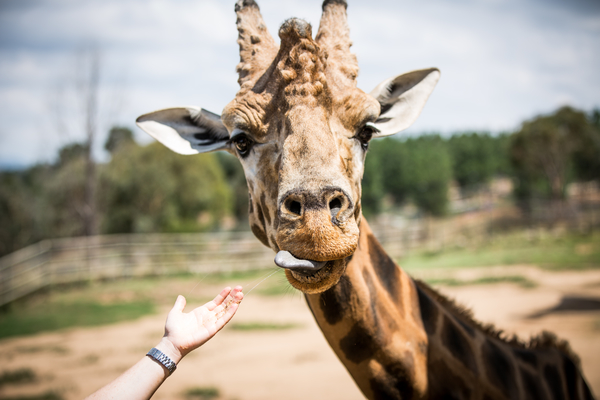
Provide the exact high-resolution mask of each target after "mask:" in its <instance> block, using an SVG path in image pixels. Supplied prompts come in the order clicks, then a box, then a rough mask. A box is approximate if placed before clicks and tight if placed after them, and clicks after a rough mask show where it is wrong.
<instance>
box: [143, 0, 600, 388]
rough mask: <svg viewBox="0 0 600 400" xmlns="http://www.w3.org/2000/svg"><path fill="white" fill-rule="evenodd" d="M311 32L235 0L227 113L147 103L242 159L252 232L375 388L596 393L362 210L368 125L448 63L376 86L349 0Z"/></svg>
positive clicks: (188, 149) (420, 94)
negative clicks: (430, 270) (384, 239)
mask: <svg viewBox="0 0 600 400" xmlns="http://www.w3.org/2000/svg"><path fill="white" fill-rule="evenodd" d="M322 9H323V13H322V17H321V21H320V26H319V29H318V31H317V34H316V36H315V38H314V39H313V35H312V27H311V25H310V24H309V23H307V22H306V21H303V20H300V19H296V18H291V19H288V20H287V21H285V22H284V23H283V24H282V25H281V27H280V29H279V37H280V39H281V41H280V44H279V45H277V44H276V42H275V40H274V39H273V37H272V36H271V35H270V33H269V32H268V30H267V27H266V25H265V23H264V20H263V18H262V16H261V13H260V9H259V7H258V5H257V4H256V3H255V1H254V0H238V1H237V2H236V4H235V12H236V15H237V21H236V24H237V29H238V33H239V36H238V44H239V47H240V63H239V64H238V66H237V72H238V75H239V79H238V83H239V85H240V90H239V91H238V93H237V94H236V96H235V98H234V99H233V100H232V101H231V102H230V103H229V104H228V105H227V106H226V107H225V108H224V110H223V112H222V114H221V115H220V116H219V115H217V114H214V113H212V112H210V111H207V110H204V109H202V108H198V107H182V108H170V109H164V110H159V111H155V112H152V113H149V114H145V115H142V116H140V117H139V118H138V119H137V124H138V126H140V128H142V129H143V130H145V131H146V132H148V133H149V134H150V135H152V136H153V137H154V138H156V139H157V140H158V141H160V142H162V143H163V144H164V145H166V146H167V147H169V148H170V149H171V150H173V151H175V152H178V153H180V154H197V153H203V152H209V151H217V150H223V151H227V152H229V153H231V154H233V155H235V156H236V157H237V158H238V159H239V161H240V162H241V164H242V166H243V168H244V173H245V176H246V180H247V183H248V192H249V222H250V226H251V229H252V232H253V233H254V235H255V236H256V237H257V238H258V239H259V240H260V241H261V242H262V243H263V244H264V245H265V246H268V247H270V248H272V249H273V250H274V251H275V252H276V256H275V263H276V264H277V265H278V266H279V267H282V268H284V269H285V274H286V277H287V279H288V281H289V283H290V284H291V285H292V286H293V287H294V288H296V289H298V290H300V291H302V292H303V293H304V296H305V298H306V302H307V304H308V306H309V308H310V310H311V312H312V313H313V315H314V318H315V320H316V322H317V324H318V325H319V327H320V329H321V330H322V332H323V334H324V336H325V338H326V340H327V341H328V342H329V344H330V346H331V347H332V349H333V351H334V352H335V353H336V355H337V356H338V357H339V359H340V360H341V362H342V363H343V364H344V366H345V367H346V369H347V370H348V371H349V373H350V374H351V376H352V377H353V379H354V380H355V382H356V384H357V385H358V387H359V388H360V390H361V391H362V392H363V394H364V395H365V396H366V397H367V398H369V399H425V398H429V399H442V398H443V399H563V398H568V399H591V398H592V394H591V392H590V390H589V388H588V386H587V384H586V382H585V379H584V378H583V375H582V373H581V371H580V368H579V365H578V360H577V356H576V355H575V354H573V353H572V352H571V350H570V349H569V347H568V344H567V343H566V342H564V341H560V340H558V339H557V338H556V337H554V336H553V335H552V334H549V333H544V334H542V335H541V336H539V337H537V338H534V339H532V340H531V342H529V343H524V342H521V341H519V340H518V339H516V338H512V339H506V338H503V337H502V335H501V334H500V333H498V332H496V331H495V330H494V329H493V328H492V327H489V326H483V325H481V324H479V323H477V322H476V321H475V320H474V319H473V318H472V316H471V314H470V313H469V312H468V311H466V310H464V309H461V308H460V307H458V306H456V305H455V304H454V303H453V302H452V301H450V300H448V299H446V298H445V297H443V296H442V295H440V294H438V293H437V292H436V291H434V290H433V289H431V288H430V287H428V286H427V285H426V284H424V283H422V282H419V281H416V280H413V279H411V278H410V277H409V276H408V275H407V274H406V273H405V272H404V271H403V270H402V269H401V268H400V267H399V266H398V265H397V264H395V263H394V261H393V260H392V259H391V258H390V257H389V256H388V255H387V254H386V253H385V251H384V250H383V248H382V247H381V245H380V244H379V243H378V241H377V239H376V238H375V236H374V235H373V233H372V231H371V230H370V228H369V225H368V223H367V221H366V220H365V219H364V218H363V217H362V212H361V202H360V196H361V183H360V182H361V178H362V174H363V169H364V160H365V156H366V153H367V150H368V146H369V141H370V140H371V139H372V138H378V137H384V136H388V135H392V134H395V133H397V132H399V131H402V130H403V129H406V128H407V127H408V126H410V125H411V124H412V123H413V122H414V121H415V119H416V118H417V117H418V116H419V114H420V112H421V110H422V108H423V107H424V105H425V102H426V101H427V99H428V98H429V95H430V94H431V92H432V91H433V89H434V87H435V85H436V83H437V81H438V79H439V77H440V72H439V70H438V69H436V68H429V69H423V70H417V71H412V72H409V73H405V74H401V75H398V76H395V77H392V78H389V79H387V80H385V81H383V82H382V83H381V84H379V85H378V86H376V87H375V88H374V89H373V90H372V91H371V92H370V93H368V94H367V93H365V92H363V91H362V90H360V89H359V88H357V85H356V77H357V75H358V64H357V60H356V57H355V55H354V54H352V53H351V52H350V47H351V45H352V43H351V41H350V36H349V28H348V24H347V19H346V10H347V4H346V1H345V0H325V1H324V2H323V6H322Z"/></svg>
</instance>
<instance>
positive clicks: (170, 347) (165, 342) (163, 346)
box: [154, 337, 183, 364]
mask: <svg viewBox="0 0 600 400" xmlns="http://www.w3.org/2000/svg"><path fill="white" fill-rule="evenodd" d="M154 347H156V348H157V349H158V350H160V351H162V352H163V353H164V354H165V355H166V356H167V357H169V358H170V359H171V360H172V361H173V362H174V363H175V364H179V361H181V359H182V358H183V354H182V353H181V351H179V349H178V348H177V347H175V345H174V344H173V343H172V342H171V341H170V340H169V339H167V338H166V337H163V338H162V339H161V340H160V342H158V344H157V345H156V346H154Z"/></svg>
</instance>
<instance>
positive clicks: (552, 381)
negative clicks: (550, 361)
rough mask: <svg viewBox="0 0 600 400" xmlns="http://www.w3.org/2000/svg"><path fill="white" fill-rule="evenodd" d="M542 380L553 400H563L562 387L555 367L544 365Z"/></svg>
mask: <svg viewBox="0 0 600 400" xmlns="http://www.w3.org/2000/svg"><path fill="white" fill-rule="evenodd" d="M544 379H546V383H547V384H548V388H549V389H550V394H551V395H552V398H553V399H554V400H559V399H564V398H565V394H564V392H563V385H562V382H561V379H560V374H559V373H558V368H556V366H555V365H546V366H545V367H544Z"/></svg>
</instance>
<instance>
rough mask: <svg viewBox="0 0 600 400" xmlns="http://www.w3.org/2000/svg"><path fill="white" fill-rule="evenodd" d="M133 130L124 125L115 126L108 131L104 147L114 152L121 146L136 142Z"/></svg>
mask: <svg viewBox="0 0 600 400" xmlns="http://www.w3.org/2000/svg"><path fill="white" fill-rule="evenodd" d="M134 143H135V141H134V140H133V132H131V129H129V128H127V127H124V126H113V127H112V128H111V129H110V131H109V132H108V138H107V139H106V142H105V143H104V149H106V151H108V152H109V153H111V154H112V153H114V152H115V150H117V149H118V148H119V147H121V146H124V145H130V144H134Z"/></svg>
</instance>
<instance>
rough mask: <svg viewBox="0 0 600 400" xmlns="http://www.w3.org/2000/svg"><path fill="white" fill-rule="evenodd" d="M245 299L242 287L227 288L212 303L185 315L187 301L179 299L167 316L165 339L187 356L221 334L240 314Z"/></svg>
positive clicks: (180, 297)
mask: <svg viewBox="0 0 600 400" xmlns="http://www.w3.org/2000/svg"><path fill="white" fill-rule="evenodd" d="M243 297H244V295H243V293H242V287H241V286H236V287H235V288H234V289H231V288H229V287H226V288H225V289H223V290H222V291H221V293H219V294H218V295H217V297H215V298H214V299H213V300H212V301H209V302H208V303H206V304H204V305H203V306H200V307H198V308H196V309H194V310H192V311H190V312H189V313H184V312H183V309H184V308H185V305H186V300H185V297H183V296H181V295H180V296H179V297H177V300H176V301H175V305H174V306H173V308H172V309H171V311H170V312H169V314H168V315H167V322H166V324H165V338H166V339H168V340H169V341H170V342H171V343H172V344H173V346H174V347H175V348H176V349H178V350H179V351H180V352H181V356H182V357H183V356H185V355H186V354H187V353H189V352H190V351H192V350H194V349H196V348H198V347H199V346H201V345H203V344H204V343H206V342H207V341H208V340H209V339H210V338H212V337H213V336H214V335H215V334H216V333H217V332H218V331H220V330H221V328H223V327H224V326H225V324H227V322H229V320H230V319H231V318H232V317H233V315H234V314H235V312H236V311H237V308H238V305H239V303H240V302H241V301H242V299H243Z"/></svg>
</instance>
